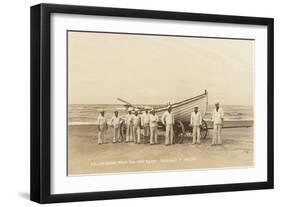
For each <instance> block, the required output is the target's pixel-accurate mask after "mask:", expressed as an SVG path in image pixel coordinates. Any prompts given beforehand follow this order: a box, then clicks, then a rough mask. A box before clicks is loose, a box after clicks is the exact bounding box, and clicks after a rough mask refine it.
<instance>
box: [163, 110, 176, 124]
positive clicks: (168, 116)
mask: <svg viewBox="0 0 281 207" xmlns="http://www.w3.org/2000/svg"><path fill="white" fill-rule="evenodd" d="M161 121H162V123H163V124H165V122H166V125H171V124H174V123H175V119H174V115H173V113H172V112H171V113H169V112H168V111H165V113H164V114H163V116H162V119H161Z"/></svg>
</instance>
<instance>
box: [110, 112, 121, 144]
mask: <svg viewBox="0 0 281 207" xmlns="http://www.w3.org/2000/svg"><path fill="white" fill-rule="evenodd" d="M120 121H121V118H120V117H119V116H118V111H115V112H114V115H113V117H112V118H111V121H110V124H111V126H112V127H113V140H112V142H113V143H116V142H121V140H120Z"/></svg>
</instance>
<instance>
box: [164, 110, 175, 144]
mask: <svg viewBox="0 0 281 207" xmlns="http://www.w3.org/2000/svg"><path fill="white" fill-rule="evenodd" d="M161 121H162V123H163V124H164V125H165V126H166V137H165V144H166V145H170V144H173V139H174V129H173V125H174V123H175V119H174V115H173V113H172V106H171V105H170V106H168V107H167V111H166V112H165V113H164V114H163V116H162V119H161Z"/></svg>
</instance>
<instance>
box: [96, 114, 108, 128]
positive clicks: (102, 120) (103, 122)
mask: <svg viewBox="0 0 281 207" xmlns="http://www.w3.org/2000/svg"><path fill="white" fill-rule="evenodd" d="M106 123H107V120H106V118H105V117H104V116H102V115H99V116H98V125H99V126H104V125H106Z"/></svg>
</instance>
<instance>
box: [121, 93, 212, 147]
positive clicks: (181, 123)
mask: <svg viewBox="0 0 281 207" xmlns="http://www.w3.org/2000/svg"><path fill="white" fill-rule="evenodd" d="M118 100H119V101H122V102H123V103H125V105H124V106H125V107H126V109H128V108H129V107H132V108H133V109H134V110H135V109H138V110H140V111H141V112H142V111H145V110H146V109H145V107H141V106H134V105H132V104H130V103H129V102H127V101H124V100H122V99H120V98H118ZM168 106H171V107H172V113H173V114H174V117H175V125H174V131H175V135H176V137H178V138H179V140H178V142H182V141H181V140H182V138H183V137H184V136H185V135H186V133H187V132H189V133H192V128H191V127H190V116H191V112H192V111H193V110H194V107H195V106H198V108H199V111H200V112H201V114H202V117H204V116H205V113H206V111H207V107H208V92H207V90H205V91H204V93H203V94H200V95H198V96H195V97H192V98H189V99H186V100H183V101H180V102H177V103H173V104H170V105H163V106H160V107H156V108H154V110H155V113H156V114H157V115H158V116H159V117H162V115H163V113H164V112H165V111H166V110H167V107H168ZM151 108H152V107H151ZM158 126H159V127H158V128H159V129H160V130H161V129H163V130H164V129H165V126H164V125H163V124H162V123H161V122H159V123H158ZM121 127H122V130H121V136H125V135H124V133H125V131H126V129H125V124H122V126H121ZM122 133H123V134H122ZM207 134H208V126H207V123H206V122H205V121H204V120H203V121H202V127H201V137H202V138H206V136H207Z"/></svg>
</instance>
